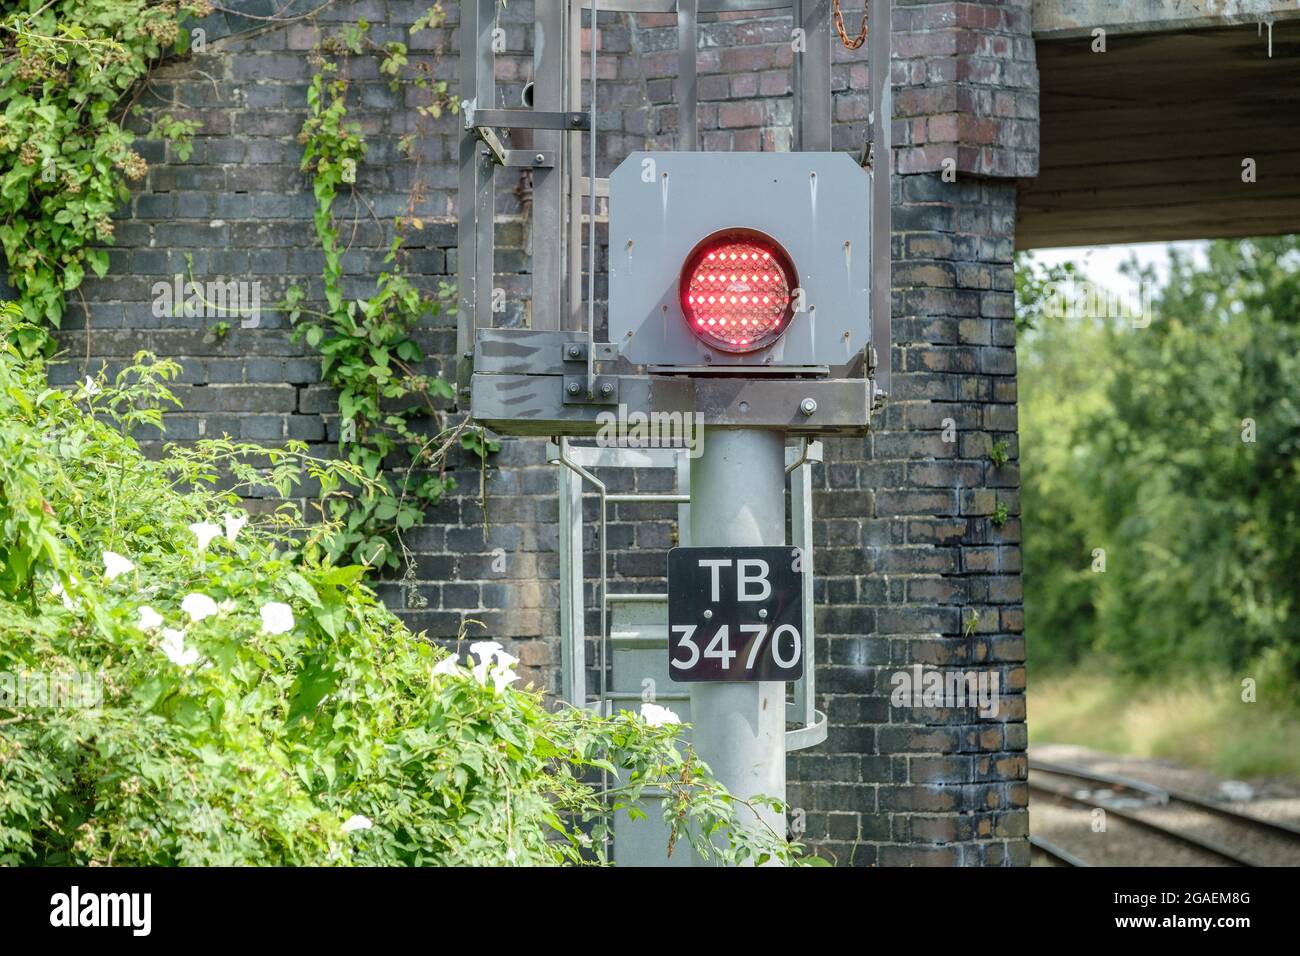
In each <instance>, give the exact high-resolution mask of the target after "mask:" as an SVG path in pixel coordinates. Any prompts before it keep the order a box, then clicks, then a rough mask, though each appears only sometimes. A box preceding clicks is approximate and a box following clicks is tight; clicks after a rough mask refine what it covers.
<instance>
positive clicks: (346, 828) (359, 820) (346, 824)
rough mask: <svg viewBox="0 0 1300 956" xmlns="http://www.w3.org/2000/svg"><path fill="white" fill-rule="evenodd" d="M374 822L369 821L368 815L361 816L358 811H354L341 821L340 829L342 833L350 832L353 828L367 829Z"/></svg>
mask: <svg viewBox="0 0 1300 956" xmlns="http://www.w3.org/2000/svg"><path fill="white" fill-rule="evenodd" d="M373 826H374V824H373V823H371V822H370V818H369V817H363V816H362V815H361V814H359V813H354V814H352V816H350V817H348V818H347V819H346V820H345V821H343V827H342V830H343V832H344V833H351V832H352V831H353V830H369V829H370V828H371V827H373Z"/></svg>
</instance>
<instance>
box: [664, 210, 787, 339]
mask: <svg viewBox="0 0 1300 956" xmlns="http://www.w3.org/2000/svg"><path fill="white" fill-rule="evenodd" d="M797 276H798V273H796V272H795V269H794V263H792V262H791V261H790V257H789V256H788V255H786V252H785V250H784V249H782V248H781V246H780V245H779V244H778V243H777V242H776V240H774V239H772V238H771V237H770V236H765V235H763V234H762V233H761V232H755V231H754V230H752V229H727V230H724V231H723V232H715V233H714V234H713V235H711V236H709V237H708V238H707V239H705V240H704V241H703V242H701V243H700V244H699V245H697V246H696V247H695V249H694V250H693V251H692V252H691V254H690V255H689V256H687V258H686V264H685V265H684V266H683V267H682V278H681V297H682V313H683V314H684V315H685V316H686V322H687V324H688V325H689V326H690V329H691V331H692V332H693V333H695V335H696V337H697V338H699V339H700V340H701V341H702V342H704V344H706V345H708V346H709V347H710V348H715V349H719V350H720V351H723V352H753V351H756V350H757V349H761V348H764V347H766V346H768V345H771V344H772V343H773V342H775V341H776V340H777V339H778V338H780V337H781V334H782V333H783V332H785V330H786V328H787V327H788V326H789V324H790V319H791V318H792V317H793V315H794V290H795V288H796V287H797V285H798V283H797Z"/></svg>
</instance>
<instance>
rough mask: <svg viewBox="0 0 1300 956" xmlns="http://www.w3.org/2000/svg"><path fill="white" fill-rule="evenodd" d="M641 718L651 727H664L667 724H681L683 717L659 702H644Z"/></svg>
mask: <svg viewBox="0 0 1300 956" xmlns="http://www.w3.org/2000/svg"><path fill="white" fill-rule="evenodd" d="M641 719H642V720H644V721H645V722H646V723H647V724H649V725H650V726H651V727H663V726H664V725H665V724H680V723H681V722H682V719H681V718H680V717H678V716H677V715H676V714H674V713H673V712H672V711H671V710H669V709H668V708H667V707H660V706H659V705H658V704H642V705H641Z"/></svg>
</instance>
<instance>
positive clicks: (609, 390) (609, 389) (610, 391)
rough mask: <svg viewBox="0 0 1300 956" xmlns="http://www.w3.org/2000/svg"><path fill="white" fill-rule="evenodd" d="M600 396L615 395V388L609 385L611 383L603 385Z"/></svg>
mask: <svg viewBox="0 0 1300 956" xmlns="http://www.w3.org/2000/svg"><path fill="white" fill-rule="evenodd" d="M600 394H602V395H613V394H614V386H613V385H611V384H609V382H606V383H605V384H604V385H602V386H601V387H600Z"/></svg>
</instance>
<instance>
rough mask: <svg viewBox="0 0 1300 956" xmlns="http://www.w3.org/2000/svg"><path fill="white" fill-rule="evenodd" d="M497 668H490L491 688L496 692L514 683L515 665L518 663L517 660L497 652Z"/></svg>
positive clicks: (503, 652)
mask: <svg viewBox="0 0 1300 956" xmlns="http://www.w3.org/2000/svg"><path fill="white" fill-rule="evenodd" d="M496 660H497V666H496V667H494V668H492V674H491V676H492V687H493V688H494V689H495V690H497V691H503V690H505V689H506V688H507V687H509V686H510V685H511V684H513V683H514V682H515V665H516V664H518V663H519V658H517V657H512V656H511V655H509V654H507V653H506V652H505V651H497V653H496Z"/></svg>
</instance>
